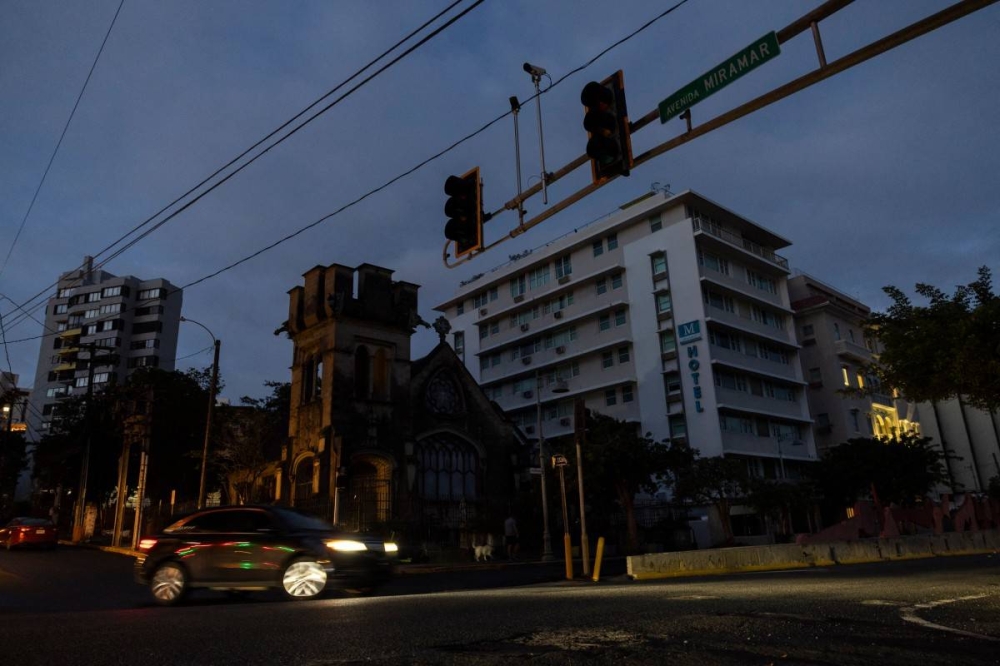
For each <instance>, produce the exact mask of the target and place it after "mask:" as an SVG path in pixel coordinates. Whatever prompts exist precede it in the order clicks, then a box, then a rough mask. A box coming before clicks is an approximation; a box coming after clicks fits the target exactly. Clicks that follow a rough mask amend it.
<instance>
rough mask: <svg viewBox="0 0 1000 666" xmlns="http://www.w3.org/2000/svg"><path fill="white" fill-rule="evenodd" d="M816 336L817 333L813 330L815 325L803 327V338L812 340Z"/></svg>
mask: <svg viewBox="0 0 1000 666" xmlns="http://www.w3.org/2000/svg"><path fill="white" fill-rule="evenodd" d="M815 334H816V331H815V329H813V325H812V324H806V325H805V326H803V327H802V337H803V338H811V337H812V336H813V335H815Z"/></svg>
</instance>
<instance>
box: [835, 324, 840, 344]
mask: <svg viewBox="0 0 1000 666" xmlns="http://www.w3.org/2000/svg"><path fill="white" fill-rule="evenodd" d="M833 339H834V340H839V339H840V324H838V323H837V322H833Z"/></svg>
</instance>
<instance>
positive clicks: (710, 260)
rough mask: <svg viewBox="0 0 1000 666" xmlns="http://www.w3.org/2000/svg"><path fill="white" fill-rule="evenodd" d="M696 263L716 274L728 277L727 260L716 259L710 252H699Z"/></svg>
mask: <svg viewBox="0 0 1000 666" xmlns="http://www.w3.org/2000/svg"><path fill="white" fill-rule="evenodd" d="M698 263H699V264H701V265H702V266H704V267H705V268H711V269H712V270H713V271H716V272H717V273H722V274H723V275H729V260H728V259H723V258H721V257H718V256H716V255H714V254H712V253H711V252H699V253H698Z"/></svg>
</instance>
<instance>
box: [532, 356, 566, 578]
mask: <svg viewBox="0 0 1000 666" xmlns="http://www.w3.org/2000/svg"><path fill="white" fill-rule="evenodd" d="M552 392H553V393H567V392H569V387H568V386H566V382H564V381H562V380H559V381H557V382H556V385H555V386H553V387H552ZM535 411H536V416H537V421H538V424H537V426H536V427H537V428H538V465H539V467H541V477H542V523H543V525H542V562H551V561H552V560H553V559H555V558H554V557H553V556H552V536H551V535H550V534H549V498H548V495H547V494H546V490H545V467H546V465H545V462H546V461H545V437H544V436H543V435H542V376H541V374H540V373H539V372H537V371H536V372H535Z"/></svg>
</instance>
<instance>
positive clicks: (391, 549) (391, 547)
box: [384, 541, 399, 553]
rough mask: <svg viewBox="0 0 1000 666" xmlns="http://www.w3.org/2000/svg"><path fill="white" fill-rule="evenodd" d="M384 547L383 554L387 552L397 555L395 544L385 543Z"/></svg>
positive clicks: (397, 549) (397, 550)
mask: <svg viewBox="0 0 1000 666" xmlns="http://www.w3.org/2000/svg"><path fill="white" fill-rule="evenodd" d="M384 545H385V552H387V553H398V552H399V546H397V545H396V544H394V543H393V542H391V541H386V542H385V544H384Z"/></svg>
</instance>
